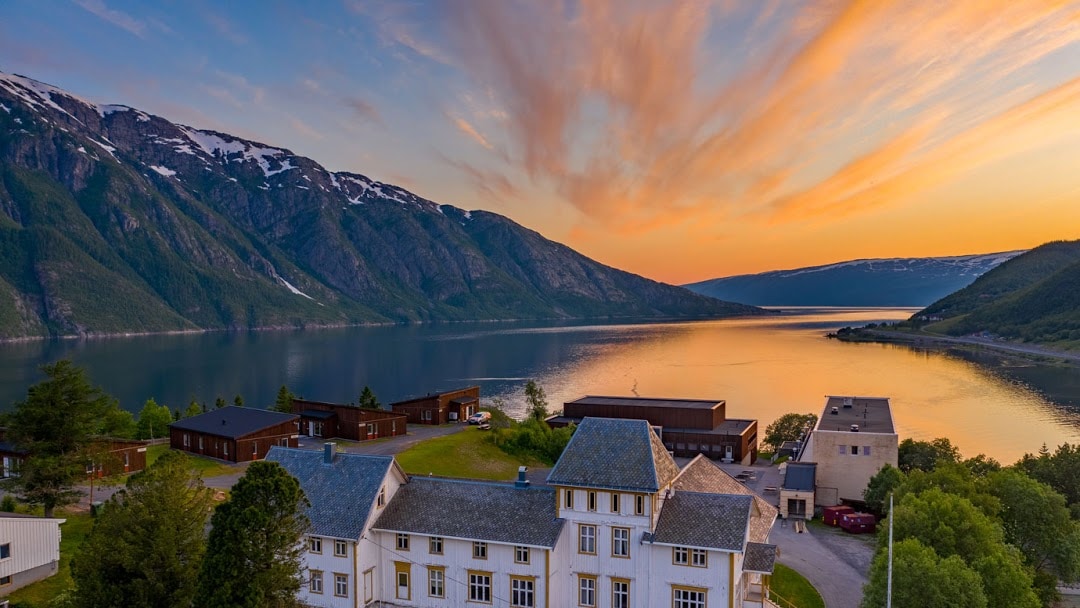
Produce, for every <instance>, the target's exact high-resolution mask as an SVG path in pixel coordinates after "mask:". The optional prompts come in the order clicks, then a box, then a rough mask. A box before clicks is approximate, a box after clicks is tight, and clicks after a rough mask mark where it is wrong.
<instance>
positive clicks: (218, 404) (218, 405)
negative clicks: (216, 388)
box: [214, 397, 225, 410]
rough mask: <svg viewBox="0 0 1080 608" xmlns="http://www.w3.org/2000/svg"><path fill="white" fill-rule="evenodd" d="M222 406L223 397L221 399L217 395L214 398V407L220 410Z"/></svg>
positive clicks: (223, 402)
mask: <svg viewBox="0 0 1080 608" xmlns="http://www.w3.org/2000/svg"><path fill="white" fill-rule="evenodd" d="M223 407H225V399H223V398H221V397H218V398H217V399H214V408H216V409H219V410H220V409H221V408H223Z"/></svg>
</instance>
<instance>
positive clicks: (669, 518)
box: [648, 492, 754, 552]
mask: <svg viewBox="0 0 1080 608" xmlns="http://www.w3.org/2000/svg"><path fill="white" fill-rule="evenodd" d="M753 503H754V499H753V498H751V497H750V496H745V495H741V496H740V495H735V494H705V493H701V492H676V493H675V494H674V495H673V496H672V497H671V498H668V499H667V500H665V501H664V506H663V507H662V508H661V509H660V519H659V520H657V522H656V531H655V532H654V533H653V534H652V535H651V537H649V538H648V540H650V541H651V542H654V543H661V544H665V545H678V546H680V547H697V548H701V549H717V550H720V551H734V552H740V551H742V550H743V544H744V543H745V542H746V534H747V530H746V528H747V526H748V525H750V510H751V508H752V506H753Z"/></svg>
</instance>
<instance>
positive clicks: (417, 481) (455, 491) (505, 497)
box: [374, 477, 566, 548]
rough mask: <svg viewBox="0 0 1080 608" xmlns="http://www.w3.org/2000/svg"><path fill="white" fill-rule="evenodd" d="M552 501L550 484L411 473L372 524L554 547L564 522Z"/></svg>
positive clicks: (423, 532)
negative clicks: (524, 485) (519, 484)
mask: <svg viewBox="0 0 1080 608" xmlns="http://www.w3.org/2000/svg"><path fill="white" fill-rule="evenodd" d="M555 502H556V500H555V490H554V489H553V488H548V487H528V488H516V487H514V485H513V484H508V483H494V482H481V481H469V480H463V479H446V478H441V477H412V478H410V479H409V482H408V483H406V484H404V485H402V486H401V487H400V488H398V491H397V493H396V494H395V495H394V497H393V498H392V499H390V504H388V505H387V506H386V509H385V510H384V511H383V514H382V515H380V516H379V519H378V521H376V522H375V525H374V528H375V529H377V530H389V531H392V532H407V533H410V534H423V535H425V536H446V537H453V538H470V539H475V540H479V541H487V542H493V543H506V544H511V545H529V546H533V547H548V548H552V547H554V546H555V541H557V540H558V539H559V532H560V531H561V530H562V527H563V524H565V523H566V520H564V519H561V518H558V517H556V514H555Z"/></svg>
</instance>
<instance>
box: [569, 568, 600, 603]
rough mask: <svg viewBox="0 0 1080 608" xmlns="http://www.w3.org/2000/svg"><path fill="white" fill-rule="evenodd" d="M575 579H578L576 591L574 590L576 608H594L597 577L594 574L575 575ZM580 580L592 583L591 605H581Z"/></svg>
mask: <svg viewBox="0 0 1080 608" xmlns="http://www.w3.org/2000/svg"><path fill="white" fill-rule="evenodd" d="M577 578H578V584H577V589H575V590H574V591H575V593H576V594H577V601H578V606H584V607H585V608H596V592H597V589H596V587H597V584H596V583H597V575H595V574H579V575H577ZM582 579H584V580H588V581H592V582H593V603H592V604H582V603H581V581H582Z"/></svg>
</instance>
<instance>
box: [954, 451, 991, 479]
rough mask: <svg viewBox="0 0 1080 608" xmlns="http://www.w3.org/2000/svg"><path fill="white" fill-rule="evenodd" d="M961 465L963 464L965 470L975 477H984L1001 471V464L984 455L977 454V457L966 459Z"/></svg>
mask: <svg viewBox="0 0 1080 608" xmlns="http://www.w3.org/2000/svg"><path fill="white" fill-rule="evenodd" d="M961 464H963V465H964V466H965V467H966V468H967V470H969V471H971V474H972V475H974V476H975V477H986V476H987V475H989V474H990V473H993V472H994V471H1000V470H1001V463H1000V462H998V461H996V460H994V459H993V458H991V457H989V456H987V455H986V454H979V455H978V456H974V457H972V458H968V459H967V460H965V461H964V462H963V463H961Z"/></svg>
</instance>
